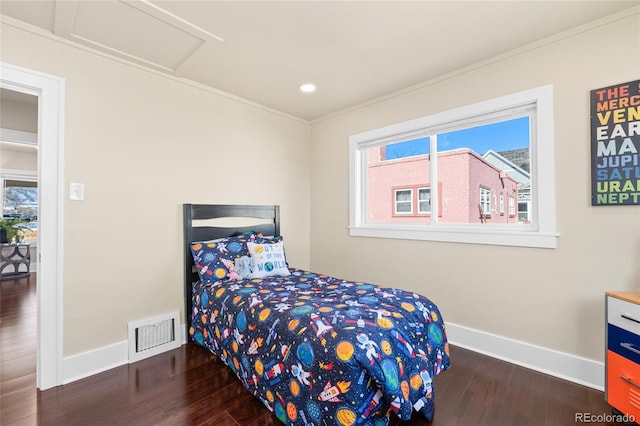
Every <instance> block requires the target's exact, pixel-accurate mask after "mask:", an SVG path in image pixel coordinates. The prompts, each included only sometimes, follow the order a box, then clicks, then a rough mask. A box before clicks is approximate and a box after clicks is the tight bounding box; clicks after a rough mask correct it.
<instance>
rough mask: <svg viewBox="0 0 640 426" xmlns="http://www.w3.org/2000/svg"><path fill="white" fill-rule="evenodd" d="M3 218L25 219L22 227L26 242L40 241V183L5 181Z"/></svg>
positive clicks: (3, 180) (15, 180)
mask: <svg viewBox="0 0 640 426" xmlns="http://www.w3.org/2000/svg"><path fill="white" fill-rule="evenodd" d="M0 182H1V183H2V203H1V205H2V216H3V218H5V219H8V218H20V219H24V221H25V224H24V225H23V226H22V228H23V232H22V235H23V237H24V241H25V242H35V241H37V240H38V183H37V182H36V181H35V179H34V180H22V179H20V180H18V179H3V178H2V177H0Z"/></svg>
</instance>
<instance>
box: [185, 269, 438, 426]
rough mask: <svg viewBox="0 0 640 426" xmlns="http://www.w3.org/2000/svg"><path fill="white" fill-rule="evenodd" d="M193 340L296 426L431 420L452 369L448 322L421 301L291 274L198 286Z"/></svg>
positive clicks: (401, 294) (358, 285) (412, 296)
mask: <svg viewBox="0 0 640 426" xmlns="http://www.w3.org/2000/svg"><path fill="white" fill-rule="evenodd" d="M189 333H190V335H191V337H192V339H193V340H194V341H195V342H196V343H198V344H200V345H202V346H205V347H207V348H208V349H209V350H210V351H211V352H213V353H214V354H216V355H217V356H218V357H219V358H220V359H221V360H223V361H224V362H225V363H226V364H227V365H228V366H229V368H231V369H232V370H233V371H234V372H235V374H236V375H237V376H238V377H239V378H240V380H241V381H242V382H243V384H244V386H245V387H246V388H247V389H248V390H249V391H250V392H251V393H253V394H254V395H255V396H256V397H258V398H259V399H260V400H261V401H262V402H263V403H264V405H265V406H267V408H268V409H269V410H271V411H272V412H274V413H275V415H276V416H277V417H278V419H280V420H281V421H282V422H283V423H285V424H290V425H305V426H309V425H333V424H336V425H341V426H350V425H355V424H366V425H386V424H387V423H388V420H389V414H390V413H391V412H392V411H394V412H396V413H397V414H398V416H399V417H400V418H402V419H403V420H408V419H409V418H410V417H411V415H412V411H413V410H416V411H420V412H422V414H423V415H424V416H425V417H426V418H427V420H431V418H432V416H433V409H434V389H433V382H432V378H433V377H434V376H435V375H436V374H438V373H439V372H441V371H443V370H445V369H447V368H448V367H449V347H448V344H447V338H446V333H445V329H444V323H443V320H442V316H441V315H440V312H439V310H438V308H437V307H436V306H435V305H434V304H433V303H432V302H431V301H429V299H427V298H426V297H424V296H421V295H419V294H416V293H411V292H407V291H403V290H398V289H393V288H387V287H380V286H376V285H372V284H367V283H358V282H351V281H346V280H341V279H337V278H332V277H329V276H326V275H319V274H315V273H310V272H305V271H302V270H296V269H293V270H292V274H291V275H289V276H286V277H270V278H266V279H246V280H241V281H234V282H229V281H223V282H217V283H213V284H202V283H196V284H194V292H193V312H192V324H191V327H190V330H189Z"/></svg>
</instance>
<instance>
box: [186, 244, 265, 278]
mask: <svg viewBox="0 0 640 426" xmlns="http://www.w3.org/2000/svg"><path fill="white" fill-rule="evenodd" d="M251 239H255V237H253V236H251V235H247V234H245V235H240V236H237V237H227V238H218V239H215V240H211V241H201V242H195V243H192V244H191V254H192V255H193V260H194V262H195V265H196V268H197V269H198V276H200V280H201V281H202V282H203V283H205V284H210V283H213V282H216V281H222V280H226V279H229V280H232V281H235V280H237V279H238V274H237V273H235V260H236V259H238V258H240V257H242V256H249V250H248V249H247V241H249V240H251Z"/></svg>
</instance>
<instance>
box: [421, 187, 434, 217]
mask: <svg viewBox="0 0 640 426" xmlns="http://www.w3.org/2000/svg"><path fill="white" fill-rule="evenodd" d="M427 213H431V188H418V214H427Z"/></svg>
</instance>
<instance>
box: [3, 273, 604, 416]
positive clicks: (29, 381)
mask: <svg viewBox="0 0 640 426" xmlns="http://www.w3.org/2000/svg"><path fill="white" fill-rule="evenodd" d="M0 286H1V292H0V296H1V297H0V326H1V331H0V332H1V335H0V336H1V337H0V342H1V343H2V346H1V349H0V369H1V370H0V373H1V376H0V424H1V425H5V426H9V425H12V426H13V425H55V426H58V425H64V426H66V425H78V426H89V425H90V426H93V425H216V426H226V425H234V426H235V425H242V426H263V425H278V424H280V423H279V422H278V420H277V419H276V418H275V417H274V416H273V415H272V414H271V413H270V412H269V411H268V410H267V409H266V408H265V407H264V406H263V405H262V403H261V402H260V401H258V400H257V399H256V398H254V397H253V396H252V395H251V394H249V392H247V391H246V390H245V389H244V388H243V387H242V385H241V384H240V381H238V380H237V379H236V377H235V376H234V374H233V373H232V372H231V370H229V369H228V368H227V367H226V366H225V365H224V364H222V363H221V362H220V361H218V360H217V359H216V358H215V357H214V356H212V355H211V354H209V353H208V352H207V351H206V350H205V349H203V348H201V347H197V346H194V345H191V344H189V345H184V346H182V347H180V348H179V349H175V350H172V351H170V352H165V353H164V354H161V355H157V356H155V357H153V358H148V359H145V360H142V361H139V362H137V363H135V364H130V365H127V366H122V367H118V368H114V369H112V370H109V371H107V372H104V373H101V374H97V375H95V376H92V377H88V378H86V379H83V380H79V381H77V382H74V383H70V384H68V385H65V386H59V387H56V388H53V389H49V390H46V391H43V392H41V391H38V390H36V378H35V369H36V357H35V351H36V349H35V348H36V314H37V312H36V306H37V304H36V286H35V274H32V276H31V278H30V279H20V280H4V281H2V282H0ZM451 359H452V365H453V366H452V368H451V369H450V370H448V371H446V372H444V373H443V374H440V375H439V376H437V377H436V379H435V391H436V415H435V419H434V420H433V422H432V423H430V424H431V425H434V426H442V425H444V426H455V425H460V426H475V425H493V426H506V425H508V426H527V425H547V426H550V425H558V426H566V425H574V424H579V423H580V422H577V421H576V414H577V413H587V414H589V415H591V416H597V415H608V414H610V413H611V409H610V407H609V406H608V405H607V404H606V403H605V402H604V399H603V394H602V392H599V391H596V390H593V389H590V388H587V387H584V386H580V385H576V384H573V383H570V382H567V381H564V380H560V379H557V378H554V377H551V376H547V375H545V374H541V373H537V372H534V371H531V370H528V369H525V368H522V367H518V366H516V365H513V364H509V363H506V362H504V361H499V360H497V359H494V358H490V357H487V356H484V355H480V354H478V353H475V352H471V351H468V350H465V349H461V348H458V347H452V348H451ZM391 424H392V425H394V426H399V425H409V424H411V425H427V424H429V423H427V422H426V421H424V420H423V419H421V418H420V417H419V416H417V415H416V416H414V418H413V419H412V420H411V421H409V422H400V421H399V420H398V419H397V418H394V419H393V420H392V422H391ZM591 424H599V425H610V424H613V423H591Z"/></svg>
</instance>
